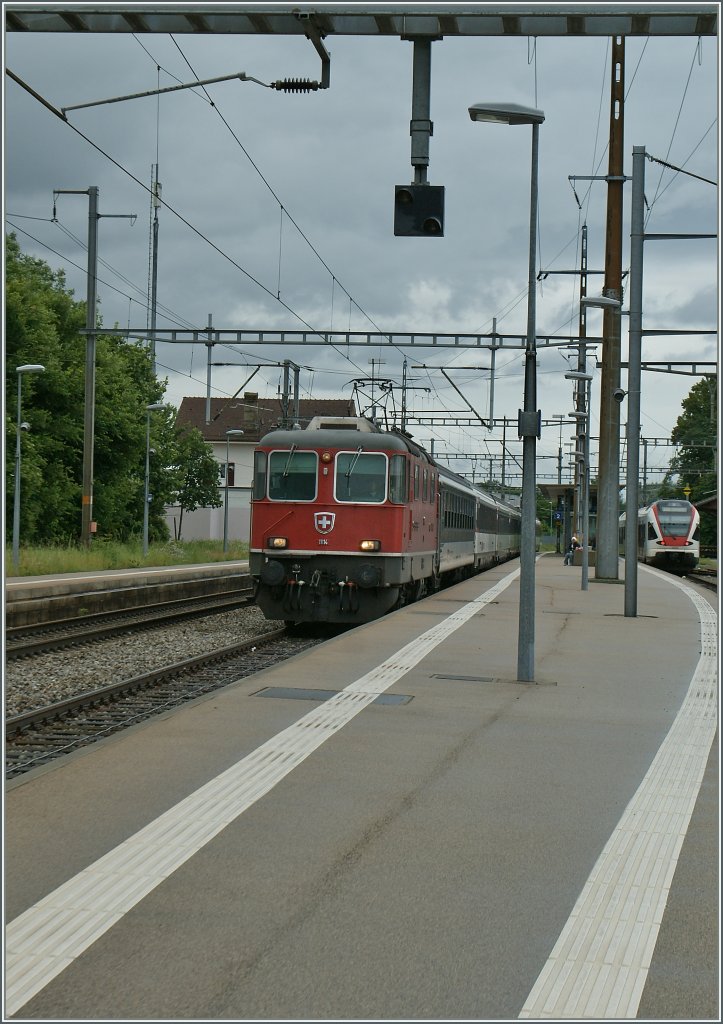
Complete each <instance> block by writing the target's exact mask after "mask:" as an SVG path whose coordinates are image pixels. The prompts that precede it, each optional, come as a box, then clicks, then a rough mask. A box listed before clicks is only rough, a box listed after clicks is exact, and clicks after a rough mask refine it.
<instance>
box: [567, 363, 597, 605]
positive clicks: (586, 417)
mask: <svg viewBox="0 0 723 1024" xmlns="http://www.w3.org/2000/svg"><path fill="white" fill-rule="evenodd" d="M565 378H566V379H567V380H579V381H581V382H582V381H585V383H586V385H587V390H586V396H585V409H584V410H582V411H580V410H578V411H576V412H569V413H568V414H567V415H568V416H572V418H573V419H576V420H580V422H581V423H582V424H583V426H584V430H585V442H584V445H583V450H582V451H578V450H577V448H576V449H575V458H576V459H578V460H580V461H581V462H582V580H581V583H580V589H581V590H587V589H588V580H589V565H590V538H589V533H590V388H591V385H592V375H591V374H589V373H582V371H580V370H571V371H570V372H569V373H566V374H565Z"/></svg>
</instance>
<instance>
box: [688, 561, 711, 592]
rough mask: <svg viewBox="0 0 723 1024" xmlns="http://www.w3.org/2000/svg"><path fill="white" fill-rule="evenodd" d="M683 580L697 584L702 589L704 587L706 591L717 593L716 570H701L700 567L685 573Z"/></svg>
mask: <svg viewBox="0 0 723 1024" xmlns="http://www.w3.org/2000/svg"><path fill="white" fill-rule="evenodd" d="M685 578H686V579H688V580H691V581H692V582H693V583H699V584H700V585H701V586H702V587H706V588H707V589H708V590H715V591H716V593H717V591H718V570H717V569H705V568H703V569H701V568H700V566H699V567H698V568H697V569H691V571H690V572H686V574H685Z"/></svg>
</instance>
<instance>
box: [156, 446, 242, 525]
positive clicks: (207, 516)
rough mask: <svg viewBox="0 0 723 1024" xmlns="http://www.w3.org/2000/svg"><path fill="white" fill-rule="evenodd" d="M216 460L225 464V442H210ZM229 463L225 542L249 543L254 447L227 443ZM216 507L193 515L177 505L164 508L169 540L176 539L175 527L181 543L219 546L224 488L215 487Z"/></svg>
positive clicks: (204, 509) (197, 511)
mask: <svg viewBox="0 0 723 1024" xmlns="http://www.w3.org/2000/svg"><path fill="white" fill-rule="evenodd" d="M211 447H212V449H213V454H214V456H215V458H216V461H217V462H218V463H219V464H221V465H223V464H225V462H226V442H225V441H214V442H211ZM228 458H229V462H230V463H233V465H234V485H233V487H229V489H228V539H229V540H241V541H244V542H245V543H248V541H249V535H250V531H251V490H252V484H253V465H254V446H253V444H249V443H246V444H239V443H238V442H233V441H230V442H229V456H228ZM219 497H220V498H221V502H222V504H221V506H220V507H219V508H199V509H196V511H195V512H184V513H183V522H182V523H181V510H180V508H179V506H178V505H168V506H167V507H166V523H167V525H168V529H169V532H170V535H171V539H173V540H177V539H178V529H179V525H180V527H181V538H180V539H181V540H217V541H219V542H220V543H223V525H224V505H223V502H224V500H225V487H223V486H222V487H220V488H219Z"/></svg>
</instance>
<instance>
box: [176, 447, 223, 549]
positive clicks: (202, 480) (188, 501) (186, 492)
mask: <svg viewBox="0 0 723 1024" xmlns="http://www.w3.org/2000/svg"><path fill="white" fill-rule="evenodd" d="M175 444H176V460H175V473H176V486H175V489H174V495H173V500H174V503H175V504H177V505H180V508H181V514H180V516H179V520H178V540H180V539H181V531H182V529H183V513H184V512H195V511H196V509H197V508H220V506H221V505H222V504H223V502H222V501H221V497H220V492H219V481H220V476H221V467H220V466H219V464H218V463H217V462H216V459H215V458H214V455H213V451H212V448H211V445H210V444H207V443H206V441H204V439H203V436H202V434H201V432H200V431H199V430H197V429H196V428H195V427H192V428H191V429H190V430H188V429H182V430H178V431H177V432H176V442H175Z"/></svg>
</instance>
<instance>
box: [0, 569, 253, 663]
mask: <svg viewBox="0 0 723 1024" xmlns="http://www.w3.org/2000/svg"><path fill="white" fill-rule="evenodd" d="M252 601H253V597H252V590H251V588H250V587H249V588H248V590H246V591H244V592H242V593H241V594H232V595H220V596H218V597H215V598H209V597H205V596H204V597H196V598H184V599H174V600H172V601H163V602H158V603H156V604H152V605H145V606H143V607H142V608H136V609H133V610H128V611H119V612H96V613H93V614H91V615H81V616H76V617H75V618H71V619H61V620H57V621H54V622H44V623H39V624H33V625H29V626H15V627H11V628H8V629H7V630H6V631H5V655H6V658H7V660H8V661H15V660H17V659H18V658H28V657H31V656H32V655H34V654H47V653H49V652H51V651H58V650H62V649H63V648H65V647H76V646H79V645H81V644H89V643H95V642H97V641H99V640H106V639H108V638H109V637H113V636H119V635H121V634H123V633H128V632H131V631H134V632H135V631H138V630H143V629H155V628H158V627H159V626H166V625H173V624H174V623H176V622H182V621H183V620H184V619H188V618H200V617H202V616H204V615H217V614H218V613H219V612H225V611H233V610H234V609H236V608H243V607H246V606H248V605H249V604H251V603H252Z"/></svg>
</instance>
